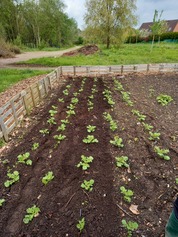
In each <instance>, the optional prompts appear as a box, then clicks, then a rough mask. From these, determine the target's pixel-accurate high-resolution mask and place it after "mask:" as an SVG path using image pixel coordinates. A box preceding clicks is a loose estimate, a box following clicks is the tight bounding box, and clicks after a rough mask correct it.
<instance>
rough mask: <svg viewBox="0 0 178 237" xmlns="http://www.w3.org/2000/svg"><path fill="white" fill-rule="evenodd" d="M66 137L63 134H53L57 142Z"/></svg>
mask: <svg viewBox="0 0 178 237" xmlns="http://www.w3.org/2000/svg"><path fill="white" fill-rule="evenodd" d="M65 138H66V136H65V135H62V134H59V135H54V139H55V140H56V141H57V143H58V144H59V143H60V142H61V141H63V140H64V139H65Z"/></svg>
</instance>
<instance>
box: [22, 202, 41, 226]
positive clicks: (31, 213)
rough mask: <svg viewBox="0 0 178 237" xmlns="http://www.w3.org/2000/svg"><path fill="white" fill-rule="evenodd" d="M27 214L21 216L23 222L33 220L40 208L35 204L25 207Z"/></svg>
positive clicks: (26, 222)
mask: <svg viewBox="0 0 178 237" xmlns="http://www.w3.org/2000/svg"><path fill="white" fill-rule="evenodd" d="M26 212H27V214H26V215H25V217H24V218H23V222H24V223H25V224H28V223H29V222H31V221H32V220H33V218H34V217H37V216H38V215H39V213H40V208H39V207H37V206H36V205H33V206H32V207H29V208H27V210H26Z"/></svg>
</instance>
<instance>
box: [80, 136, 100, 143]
mask: <svg viewBox="0 0 178 237" xmlns="http://www.w3.org/2000/svg"><path fill="white" fill-rule="evenodd" d="M83 142H84V143H98V142H99V141H98V139H96V138H95V137H94V136H93V135H88V136H87V137H86V138H84V139H83Z"/></svg>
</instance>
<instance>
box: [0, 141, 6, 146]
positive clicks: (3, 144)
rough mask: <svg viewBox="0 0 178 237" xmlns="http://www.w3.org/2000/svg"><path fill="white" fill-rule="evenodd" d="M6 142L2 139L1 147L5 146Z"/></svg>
mask: <svg viewBox="0 0 178 237" xmlns="http://www.w3.org/2000/svg"><path fill="white" fill-rule="evenodd" d="M5 144H6V142H5V141H4V139H0V148H2V147H3V146H5Z"/></svg>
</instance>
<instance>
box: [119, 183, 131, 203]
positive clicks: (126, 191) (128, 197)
mask: <svg viewBox="0 0 178 237" xmlns="http://www.w3.org/2000/svg"><path fill="white" fill-rule="evenodd" d="M120 191H121V193H122V194H123V195H124V200H125V201H126V202H129V203H130V202H131V198H132V196H133V194H134V193H133V191H132V190H130V189H126V188H125V187H124V186H121V187H120Z"/></svg>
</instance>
